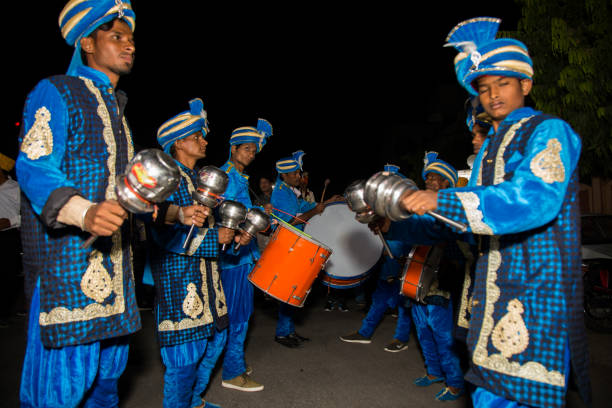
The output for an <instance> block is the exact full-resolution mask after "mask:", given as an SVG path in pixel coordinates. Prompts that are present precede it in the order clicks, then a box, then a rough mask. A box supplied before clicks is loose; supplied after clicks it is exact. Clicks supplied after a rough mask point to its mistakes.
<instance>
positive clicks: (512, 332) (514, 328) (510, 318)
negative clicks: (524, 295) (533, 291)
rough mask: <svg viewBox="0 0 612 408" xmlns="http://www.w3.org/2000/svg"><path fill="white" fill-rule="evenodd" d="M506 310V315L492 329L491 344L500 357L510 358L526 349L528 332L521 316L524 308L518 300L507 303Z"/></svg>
mask: <svg viewBox="0 0 612 408" xmlns="http://www.w3.org/2000/svg"><path fill="white" fill-rule="evenodd" d="M506 310H507V311H508V313H507V314H506V315H504V317H502V318H501V319H500V320H499V322H497V325H496V326H495V328H494V329H493V334H492V335H491V343H493V347H495V348H496V349H497V350H499V351H500V352H501V355H502V356H504V357H505V358H510V357H512V356H513V355H515V354H521V353H522V352H523V351H525V350H526V349H527V346H529V332H528V331H527V326H525V322H524V321H523V318H522V316H521V315H522V314H523V312H524V311H525V308H524V307H523V304H522V303H521V302H520V301H519V300H518V299H512V300H511V301H510V302H508V307H507V308H506Z"/></svg>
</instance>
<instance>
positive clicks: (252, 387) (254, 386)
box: [221, 374, 264, 392]
mask: <svg viewBox="0 0 612 408" xmlns="http://www.w3.org/2000/svg"><path fill="white" fill-rule="evenodd" d="M221 385H222V386H223V387H225V388H231V389H233V390H239V391H246V392H254V391H261V390H263V389H264V386H263V385H261V384H259V383H257V382H255V381H253V380H252V379H251V377H249V376H248V375H246V374H240V375H239V376H238V377H234V378H232V379H231V380H223V381H221Z"/></svg>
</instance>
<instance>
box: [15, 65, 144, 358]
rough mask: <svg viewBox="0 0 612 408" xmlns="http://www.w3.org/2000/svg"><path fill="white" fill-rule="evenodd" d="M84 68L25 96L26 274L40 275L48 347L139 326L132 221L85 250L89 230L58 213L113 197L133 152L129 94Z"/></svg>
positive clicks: (21, 171) (21, 172)
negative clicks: (76, 200) (72, 203)
mask: <svg viewBox="0 0 612 408" xmlns="http://www.w3.org/2000/svg"><path fill="white" fill-rule="evenodd" d="M84 71H85V72H84V75H85V76H83V77H79V78H77V77H72V76H64V75H62V76H55V77H51V78H48V79H47V80H43V81H41V82H40V83H39V85H38V86H37V87H36V88H35V89H34V91H32V92H31V93H30V95H28V99H27V100H26V105H25V109H24V120H23V123H24V125H23V127H22V134H21V136H20V150H21V151H20V154H19V157H18V165H17V173H18V177H19V182H20V185H21V186H22V189H23V191H24V198H25V199H24V200H22V205H21V214H22V219H23V221H22V236H23V241H24V243H26V245H25V246H24V257H25V258H27V259H28V260H29V261H31V264H32V265H33V268H32V269H31V270H29V271H27V273H28V274H29V275H30V276H28V277H27V281H28V282H31V283H33V282H36V281H37V280H39V284H40V316H39V322H40V328H41V339H42V342H43V344H44V345H45V346H48V347H63V346H67V345H75V344H84V343H88V342H92V341H96V340H101V339H106V338H111V337H116V336H121V335H126V334H129V333H133V332H135V331H137V330H138V329H139V328H140V315H139V313H138V306H137V304H136V300H135V295H134V280H133V273H132V263H131V248H130V239H129V222H125V223H124V224H123V226H122V227H121V229H120V230H119V231H118V232H117V233H115V234H114V235H113V236H112V237H100V238H98V239H97V240H96V241H95V243H94V244H93V245H92V246H91V247H89V248H81V244H82V243H83V241H84V240H85V239H87V238H88V237H89V234H86V233H84V232H82V231H81V230H80V229H78V228H76V227H72V226H68V227H67V226H64V225H62V224H61V223H59V222H57V220H56V217H57V212H58V211H59V209H60V208H61V207H62V206H63V204H65V202H66V201H67V200H68V199H69V198H70V197H72V196H73V195H75V194H78V195H81V196H83V197H85V198H86V199H88V200H91V201H94V202H100V201H103V200H105V199H114V198H116V194H115V182H116V181H115V180H116V177H117V175H119V174H121V173H123V172H124V170H125V167H126V165H127V163H128V161H129V160H130V159H131V157H132V156H133V146H132V139H131V135H130V132H129V128H128V126H127V122H126V121H125V118H124V117H123V107H124V104H125V98H124V96H123V95H121V94H118V93H117V94H116V93H115V92H114V91H113V89H112V87H111V86H110V83H109V82H107V80H106V81H104V80H103V79H104V78H105V76H101V75H96V74H95V73H92V71H93V70H91V69H84ZM95 72H97V71H95ZM88 73H89V74H91V75H89V76H87V74H88ZM98 74H100V73H98ZM30 289H31V287H30Z"/></svg>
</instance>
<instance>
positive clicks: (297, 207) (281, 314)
mask: <svg viewBox="0 0 612 408" xmlns="http://www.w3.org/2000/svg"><path fill="white" fill-rule="evenodd" d="M304 154H305V153H304V152H303V151H302V150H298V151H297V152H293V154H292V155H291V156H289V157H285V158H282V159H280V160H279V161H277V162H276V171H277V172H278V177H277V178H276V183H275V184H274V190H273V191H272V198H271V200H270V202H271V204H272V206H273V207H274V210H273V214H274V215H275V216H277V217H278V218H280V219H282V220H283V221H285V222H287V223H289V224H291V225H293V226H295V227H296V228H298V229H300V230H302V231H303V230H304V226H305V224H304V222H306V221H308V220H309V219H310V218H312V217H313V216H315V215H316V214H321V213H322V212H323V210H324V209H325V206H326V205H327V204H328V203H330V202H333V201H338V200H339V199H340V200H341V199H342V197H339V196H337V195H334V196H333V197H331V198H330V199H328V200H325V202H323V203H309V202H307V201H305V200H304V199H302V198H300V197H298V196H297V195H296V194H295V193H294V192H293V190H292V187H296V188H297V187H299V186H300V172H301V171H302V170H303V168H302V164H303V163H302V162H303V156H304ZM298 214H299V216H298ZM293 311H294V307H293V306H290V305H288V304H286V303H284V302H280V305H279V310H278V322H277V324H276V336H275V337H274V340H275V341H276V342H278V343H280V344H282V345H283V346H286V347H290V348H294V347H299V346H300V345H301V344H302V343H303V342H305V341H308V340H309V339H308V338H307V337H303V336H300V335H299V334H297V333H296V332H295V326H294V324H293Z"/></svg>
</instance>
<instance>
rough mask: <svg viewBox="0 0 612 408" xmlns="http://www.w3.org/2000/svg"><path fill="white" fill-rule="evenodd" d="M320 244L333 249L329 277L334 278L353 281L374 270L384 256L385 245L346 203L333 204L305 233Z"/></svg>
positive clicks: (310, 223) (312, 220) (316, 218)
mask: <svg viewBox="0 0 612 408" xmlns="http://www.w3.org/2000/svg"><path fill="white" fill-rule="evenodd" d="M304 232H306V233H307V234H309V235H311V236H312V237H313V238H315V239H316V240H317V241H321V242H322V243H323V244H325V245H326V246H328V247H329V248H331V250H332V255H331V256H330V258H329V260H328V261H327V264H326V266H325V273H326V274H328V275H329V276H332V277H338V278H353V277H356V276H359V275H362V274H364V273H366V272H367V271H369V270H370V268H372V267H373V266H374V265H375V264H376V262H377V261H378V259H379V258H380V255H381V252H382V242H381V241H380V238H379V237H378V236H377V235H375V234H374V233H373V232H372V231H371V230H370V229H369V228H368V226H367V224H361V223H360V222H359V221H357V220H356V219H355V213H354V212H352V211H351V210H349V208H348V205H346V204H345V203H343V202H339V203H332V204H330V205H328V206H327V207H326V208H325V211H323V213H322V214H319V215H315V216H314V217H312V218H311V219H310V220H308V224H307V225H306V228H305V229H304Z"/></svg>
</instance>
